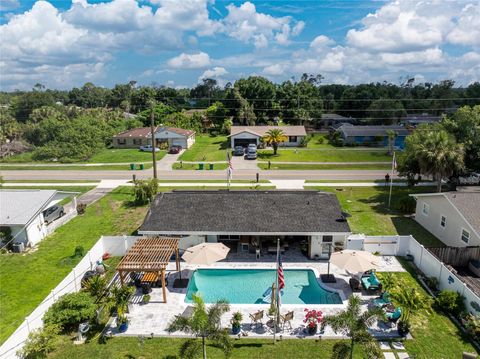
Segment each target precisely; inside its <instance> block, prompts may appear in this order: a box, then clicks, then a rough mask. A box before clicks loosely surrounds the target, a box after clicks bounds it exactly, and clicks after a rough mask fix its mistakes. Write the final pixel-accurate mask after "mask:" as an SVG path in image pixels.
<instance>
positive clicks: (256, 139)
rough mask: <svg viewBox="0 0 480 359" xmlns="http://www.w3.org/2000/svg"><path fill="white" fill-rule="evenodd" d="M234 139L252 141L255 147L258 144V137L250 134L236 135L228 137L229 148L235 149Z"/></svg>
mask: <svg viewBox="0 0 480 359" xmlns="http://www.w3.org/2000/svg"><path fill="white" fill-rule="evenodd" d="M235 139H252V140H255V141H256V144H257V146H258V145H259V144H260V136H257V135H254V134H253V133H250V132H241V133H237V134H236V135H233V136H231V137H230V147H232V148H234V147H235Z"/></svg>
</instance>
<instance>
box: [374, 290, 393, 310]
mask: <svg viewBox="0 0 480 359" xmlns="http://www.w3.org/2000/svg"><path fill="white" fill-rule="evenodd" d="M390 303H391V301H390V293H388V292H383V293H382V295H381V296H380V297H378V298H375V299H374V300H373V305H374V306H375V307H378V308H383V307H384V306H386V305H388V304H390Z"/></svg>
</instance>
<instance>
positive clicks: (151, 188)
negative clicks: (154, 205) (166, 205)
mask: <svg viewBox="0 0 480 359" xmlns="http://www.w3.org/2000/svg"><path fill="white" fill-rule="evenodd" d="M133 192H134V196H135V199H134V202H135V204H136V205H143V204H147V203H149V202H151V201H153V198H154V197H155V195H156V194H157V192H158V182H157V180H156V179H155V178H152V179H150V180H137V181H135V187H134V189H133Z"/></svg>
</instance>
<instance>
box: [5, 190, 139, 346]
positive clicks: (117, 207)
mask: <svg viewBox="0 0 480 359" xmlns="http://www.w3.org/2000/svg"><path fill="white" fill-rule="evenodd" d="M131 192H132V189H131V188H120V189H118V190H115V191H114V192H112V193H111V194H108V195H107V196H105V197H104V198H102V199H101V200H99V201H98V202H96V203H94V204H93V205H92V206H90V207H88V208H87V211H86V213H85V214H84V215H82V216H78V217H76V218H74V219H72V220H71V221H70V222H68V223H67V224H65V225H64V226H62V227H60V228H58V229H57V230H56V231H55V233H54V234H53V235H51V236H49V237H47V238H46V239H45V240H43V241H42V242H40V244H39V246H38V249H37V250H36V251H34V252H32V253H28V254H25V255H18V254H2V255H0V278H1V291H0V303H2V305H1V307H0V328H1V330H0V342H3V341H5V339H6V338H7V337H8V336H9V335H10V334H11V333H12V332H13V331H14V330H15V329H16V328H17V327H18V326H19V325H20V324H21V322H22V321H23V320H24V319H25V317H26V316H27V315H28V314H29V313H30V312H31V311H32V310H33V309H34V308H35V307H36V306H37V305H38V304H39V303H40V302H41V301H42V300H43V299H44V298H45V297H46V296H47V295H48V294H49V293H50V291H51V290H52V289H53V288H54V287H55V286H56V285H57V284H58V283H59V282H60V281H61V280H62V279H63V278H64V277H65V276H66V275H67V274H68V273H69V272H70V271H71V269H72V268H73V267H74V266H75V265H76V264H77V262H78V261H79V259H71V257H70V256H72V255H73V253H74V249H75V247H76V246H83V247H84V249H85V250H88V249H89V248H90V247H92V245H93V244H95V242H96V241H98V239H99V238H100V236H102V235H121V234H129V233H132V232H133V231H135V230H136V229H137V227H138V226H139V225H140V224H141V222H142V220H143V218H144V216H145V213H146V211H147V208H146V207H138V208H135V207H130V206H128V205H126V201H130V200H131V198H132V196H131ZM7 303H10V304H8V305H7Z"/></svg>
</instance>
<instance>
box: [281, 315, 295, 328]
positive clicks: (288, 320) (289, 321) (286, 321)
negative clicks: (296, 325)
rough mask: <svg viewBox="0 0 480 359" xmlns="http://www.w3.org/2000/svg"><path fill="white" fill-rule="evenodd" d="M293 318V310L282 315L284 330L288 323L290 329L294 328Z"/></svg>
mask: <svg viewBox="0 0 480 359" xmlns="http://www.w3.org/2000/svg"><path fill="white" fill-rule="evenodd" d="M292 320H293V311H291V312H288V313H286V314H285V315H280V325H281V326H282V330H285V326H286V325H288V327H289V329H290V330H292Z"/></svg>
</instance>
